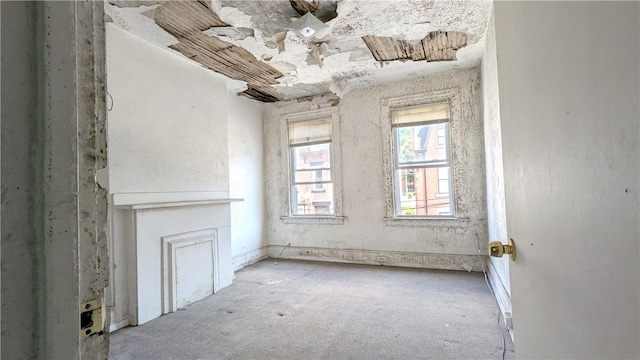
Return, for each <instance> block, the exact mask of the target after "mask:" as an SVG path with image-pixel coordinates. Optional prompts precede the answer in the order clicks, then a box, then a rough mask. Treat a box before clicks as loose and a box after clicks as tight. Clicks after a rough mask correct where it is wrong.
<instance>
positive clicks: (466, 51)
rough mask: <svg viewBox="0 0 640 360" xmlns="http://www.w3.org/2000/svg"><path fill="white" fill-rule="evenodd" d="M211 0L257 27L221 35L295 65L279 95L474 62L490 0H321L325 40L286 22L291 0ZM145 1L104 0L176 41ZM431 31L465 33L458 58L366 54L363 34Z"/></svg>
mask: <svg viewBox="0 0 640 360" xmlns="http://www.w3.org/2000/svg"><path fill="white" fill-rule="evenodd" d="M211 4H212V5H211V8H212V9H213V10H214V12H215V13H216V14H218V16H219V17H220V19H221V20H222V21H224V22H226V23H228V24H230V25H231V26H232V27H234V28H252V29H254V34H253V36H246V37H244V35H242V36H238V34H237V33H235V32H232V33H230V34H228V35H225V34H222V33H221V32H220V33H218V34H217V35H218V36H221V40H224V41H227V42H229V43H231V44H233V45H237V46H240V47H242V48H244V49H246V50H247V51H249V52H250V53H251V54H253V56H254V57H255V58H256V59H264V58H269V59H270V60H269V62H270V63H273V62H284V63H289V64H292V65H294V66H295V67H296V73H295V78H284V77H283V78H279V79H278V82H279V84H277V85H275V88H276V90H277V92H278V94H279V97H280V98H282V99H284V100H288V99H295V98H297V97H304V96H312V95H319V94H324V93H328V92H331V91H333V92H334V93H335V94H336V95H338V96H343V95H344V94H346V93H348V92H349V91H351V90H352V89H356V88H361V87H367V86H372V85H378V84H385V83H389V82H393V81H401V80H406V79H410V78H413V77H415V76H416V74H418V76H420V75H426V74H431V73H436V72H443V71H448V70H451V69H454V68H455V69H460V68H463V69H464V68H470V67H476V66H478V65H479V64H480V59H481V57H482V52H483V50H484V33H485V29H486V24H487V18H488V16H489V12H490V9H491V1H489V0H482V1H462V2H460V1H458V2H452V1H449V0H429V1H417V0H407V1H387V0H373V1H361V0H342V1H339V2H333V1H320V4H319V8H318V10H317V11H316V12H315V13H314V16H316V17H318V18H319V19H321V20H323V21H325V23H326V24H327V25H329V27H330V29H331V30H330V33H329V35H328V36H326V37H325V38H323V39H322V41H311V42H308V41H307V40H306V39H304V38H302V37H301V36H298V35H296V34H294V33H293V32H292V31H288V29H287V26H288V25H289V24H290V23H291V22H292V20H295V19H296V18H298V17H299V16H300V15H299V14H298V13H297V12H296V11H295V10H294V9H293V7H292V6H291V3H290V2H289V0H273V1H223V0H214V1H212V2H211ZM329 5H331V6H333V7H334V8H333V10H331V6H329ZM324 6H327V8H326V9H325V8H324ZM150 8H152V7H146V8H145V7H144V6H141V7H140V8H118V7H116V6H113V5H107V13H108V14H110V15H111V16H112V17H113V18H114V22H115V23H116V24H117V25H118V26H120V27H122V28H124V29H126V30H127V31H130V32H132V33H134V34H135V35H137V36H139V37H142V38H143V39H146V40H148V41H150V42H152V43H154V44H156V45H159V46H161V47H168V46H170V45H173V44H175V43H176V42H177V40H175V39H173V40H171V37H170V36H168V34H166V32H164V31H163V30H162V29H160V28H159V27H158V26H157V25H156V24H154V23H153V22H152V21H150V19H148V18H146V17H145V16H143V15H141V13H142V12H145V11H149V9H150ZM331 11H333V15H331ZM336 15H337V16H336ZM332 16H333V17H332ZM432 31H459V32H464V33H465V34H466V35H467V46H466V47H464V48H460V49H459V50H458V51H457V52H456V60H452V61H446V62H434V61H405V62H404V63H403V62H400V61H391V62H389V63H383V62H380V61H378V60H376V59H375V58H374V57H373V56H372V55H371V52H370V51H369V49H368V47H367V45H366V44H365V42H364V41H363V40H362V37H363V36H367V35H371V36H377V37H393V38H395V39H399V40H403V41H407V42H409V43H413V42H416V41H421V40H422V39H424V38H425V36H426V35H427V34H428V33H429V32H432ZM162 33H164V34H162ZM208 33H209V34H212V33H214V32H213V31H212V30H209V32H208ZM320 43H322V44H325V45H326V46H327V48H326V49H325V50H324V53H323V54H322V58H321V59H320V60H321V62H320V61H318V58H317V57H315V56H313V55H312V59H313V61H310V62H308V60H309V55H310V54H311V53H312V51H313V49H314V48H315V47H316V46H317V45H320ZM320 65H322V66H320ZM382 65H384V66H382Z"/></svg>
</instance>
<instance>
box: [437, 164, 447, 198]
mask: <svg viewBox="0 0 640 360" xmlns="http://www.w3.org/2000/svg"><path fill="white" fill-rule="evenodd" d="M437 169H438V193H439V194H448V193H449V168H448V167H439V168H437Z"/></svg>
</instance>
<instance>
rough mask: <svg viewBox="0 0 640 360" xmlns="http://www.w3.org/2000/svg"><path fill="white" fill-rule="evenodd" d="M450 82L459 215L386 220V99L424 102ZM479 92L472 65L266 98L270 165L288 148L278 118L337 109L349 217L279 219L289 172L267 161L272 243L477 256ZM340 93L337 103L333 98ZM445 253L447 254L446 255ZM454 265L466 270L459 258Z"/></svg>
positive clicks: (481, 210) (482, 222)
mask: <svg viewBox="0 0 640 360" xmlns="http://www.w3.org/2000/svg"><path fill="white" fill-rule="evenodd" d="M447 89H457V90H455V94H456V96H457V98H458V100H459V101H458V103H457V105H455V106H454V107H453V114H454V120H453V121H454V122H455V126H454V125H452V137H453V140H452V142H453V144H454V145H453V146H452V151H453V165H454V167H455V169H456V172H455V173H454V174H455V176H456V180H455V183H454V187H455V194H456V197H455V201H456V205H457V211H458V216H459V218H458V219H457V220H417V221H416V220H414V221H411V220H404V221H403V220H385V218H388V205H387V203H385V196H384V195H383V194H387V193H388V192H389V190H388V187H389V186H388V183H389V180H385V178H386V174H388V173H389V171H388V167H385V166H386V165H385V164H386V163H387V161H389V160H390V158H391V153H390V149H389V147H388V146H387V145H386V144H388V141H389V139H390V135H391V130H390V123H389V118H388V117H387V116H385V115H384V104H383V102H384V101H385V99H395V98H400V99H403V100H406V101H421V100H423V99H424V97H425V96H428V94H434V93H437V92H442V91H444V90H447ZM480 96H481V95H480V79H479V70H478V68H474V69H468V70H459V71H450V72H445V73H440V74H432V75H427V76H416V77H415V78H413V79H411V80H409V81H402V82H395V83H391V84H387V85H384V86H382V85H380V86H378V85H376V86H369V87H366V88H362V89H356V90H352V91H350V92H348V93H346V94H344V96H343V97H342V98H341V99H339V98H337V97H336V96H330V95H326V96H316V97H314V98H312V99H311V100H310V101H300V102H299V101H287V102H281V103H275V104H269V105H266V106H265V121H264V128H265V140H264V141H265V163H267V164H281V163H282V162H286V157H285V156H286V152H284V153H283V151H282V144H281V140H280V138H279V134H280V133H281V131H282V127H283V126H285V125H284V124H283V122H282V118H283V116H284V115H285V114H291V113H298V112H303V111H308V110H312V109H318V108H324V107H331V106H333V107H334V108H336V109H338V114H339V118H340V129H341V131H340V139H339V141H340V147H341V149H340V154H341V155H340V156H341V161H342V179H343V193H342V194H343V198H342V204H343V205H342V206H343V213H344V216H346V220H345V222H344V225H332V226H326V225H309V224H307V225H298V224H286V223H284V222H283V221H282V220H281V219H280V216H282V215H284V214H285V213H286V212H285V208H286V201H287V200H286V194H287V193H288V179H287V177H286V174H284V173H283V169H282V167H279V166H270V167H267V168H266V169H265V171H266V174H265V178H266V179H267V180H266V185H265V186H266V187H265V193H266V195H267V199H266V204H267V210H266V212H265V213H266V214H267V234H268V237H269V244H272V245H278V244H287V243H291V245H292V246H295V247H300V248H335V249H352V250H354V251H365V252H366V251H390V252H393V251H401V252H403V253H407V254H412V253H416V254H418V255H419V254H444V255H451V254H459V255H465V257H469V256H474V255H477V253H478V249H477V247H478V240H480V242H481V244H484V243H485V242H486V207H485V204H486V202H485V198H484V194H485V192H484V161H483V157H482V154H483V141H482V140H483V136H482V116H481V104H480ZM338 99H339V103H337V104H335V103H336V101H337V100H338ZM387 103H388V100H387ZM382 174H385V176H383V175H382ZM381 195H383V196H381ZM310 234H313V236H310ZM336 256H337V255H336ZM345 256H347V255H345ZM416 256H417V255H416ZM340 258H342V255H340ZM443 258H447V259H448V257H446V256H444V257H443ZM416 259H418V258H416ZM430 259H431V258H430ZM430 259H427V260H424V261H423V260H419V262H424V264H423V265H424V266H432V265H430V264H433V263H434V262H437V261H436V260H430ZM457 259H458V258H457ZM399 261H400V260H399ZM438 261H439V260H438ZM456 261H457V260H456ZM454 263H455V262H454ZM434 266H435V265H434ZM452 267H455V268H458V269H461V270H464V269H463V268H462V267H460V266H459V264H457V265H456V266H452Z"/></svg>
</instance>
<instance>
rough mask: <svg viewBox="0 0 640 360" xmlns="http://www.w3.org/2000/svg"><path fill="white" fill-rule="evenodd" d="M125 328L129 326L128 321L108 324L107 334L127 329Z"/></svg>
mask: <svg viewBox="0 0 640 360" xmlns="http://www.w3.org/2000/svg"><path fill="white" fill-rule="evenodd" d="M127 326H129V320H128V319H124V320H120V321H118V322H115V323H111V324H109V332H110V333H112V332H114V331H116V330H119V329H122V328H124V327H127Z"/></svg>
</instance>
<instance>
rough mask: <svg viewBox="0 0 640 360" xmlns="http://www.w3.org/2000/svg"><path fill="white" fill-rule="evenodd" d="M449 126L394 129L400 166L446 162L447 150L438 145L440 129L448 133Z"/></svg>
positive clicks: (418, 126)
mask: <svg viewBox="0 0 640 360" xmlns="http://www.w3.org/2000/svg"><path fill="white" fill-rule="evenodd" d="M448 126H449V124H448V123H447V124H436V125H417V126H405V127H398V128H394V129H393V130H394V136H395V138H396V152H397V161H398V165H406V164H411V163H417V162H438V161H442V162H446V161H447V148H446V146H442V145H440V144H438V127H441V128H442V129H444V131H445V132H446V129H447V128H448Z"/></svg>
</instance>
